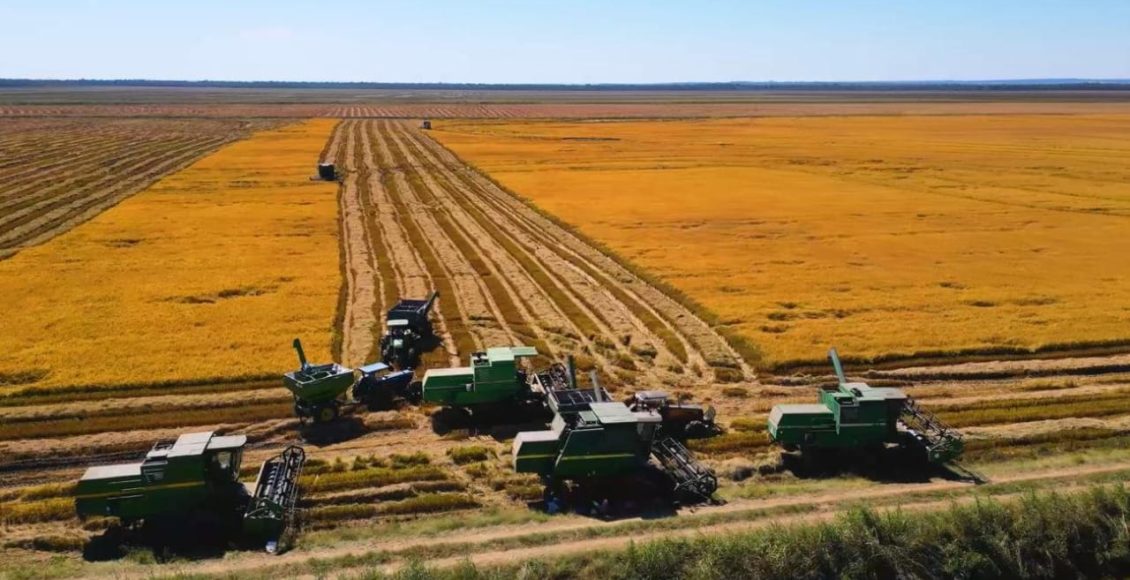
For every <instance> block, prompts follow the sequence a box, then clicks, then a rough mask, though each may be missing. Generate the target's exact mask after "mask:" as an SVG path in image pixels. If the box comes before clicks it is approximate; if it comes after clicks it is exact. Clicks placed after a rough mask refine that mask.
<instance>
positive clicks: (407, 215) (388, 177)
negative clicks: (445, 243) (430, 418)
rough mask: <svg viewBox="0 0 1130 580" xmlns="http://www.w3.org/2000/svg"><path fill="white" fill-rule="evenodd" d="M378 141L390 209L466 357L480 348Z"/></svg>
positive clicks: (398, 173)
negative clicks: (395, 215)
mask: <svg viewBox="0 0 1130 580" xmlns="http://www.w3.org/2000/svg"><path fill="white" fill-rule="evenodd" d="M379 140H380V141H381V143H382V144H381V147H380V148H379V151H380V155H379V156H378V160H377V163H378V165H379V167H380V169H381V175H382V177H384V178H385V179H383V180H382V181H383V184H384V188H385V191H387V192H388V194H389V197H390V198H391V200H392V204H393V207H394V208H395V209H396V212H397V217H398V218H399V220H400V224H401V226H402V227H403V228H404V233H405V234H406V235H407V241H408V243H410V244H411V246H412V248H414V249H415V251H416V252H418V253H419V256H420V258H421V261H422V263H423V265H424V268H425V270H426V271H427V275H428V278H429V280H431V282H432V284H433V285H434V287H435V289H436V290H438V291H439V293H440V300H439V302H438V303H437V307H438V308H439V311H440V313H441V314H442V315H443V320H444V326H445V328H446V330H447V333H448V334H449V335H450V336H451V340H452V342H453V343H454V345H455V350H456V356H458V357H460V358H466V357H467V356H470V354H471V353H472V352H475V351H476V350H479V349H480V346H481V345H480V344H479V343H478V341H477V340H476V338H475V337H474V336H473V335H472V334H471V332H470V329H469V325H468V320H467V317H466V315H465V314H464V312H463V309H462V307H461V304H460V296H459V294H458V293H457V292H456V291H455V286H454V285H453V284H452V281H451V279H450V278H449V277H448V274H447V272H446V269H445V268H444V267H443V265H442V262H441V261H440V259H439V258H438V257H437V256H436V254H435V252H434V251H433V249H432V246H431V244H430V243H429V242H428V240H427V237H426V236H425V235H424V233H423V231H422V230H421V229H420V226H419V224H418V223H417V221H416V219H415V217H414V216H413V214H414V212H415V211H417V209H415V208H413V207H412V206H411V205H410V203H409V202H408V196H410V195H411V192H410V191H409V185H408V182H407V178H406V177H405V175H404V172H405V168H404V167H403V165H401V164H400V163H399V162H398V161H397V158H396V156H395V155H394V154H393V153H392V152H391V151H390V150H389V148H388V146H387V144H385V143H384V139H379Z"/></svg>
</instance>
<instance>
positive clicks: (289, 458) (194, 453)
mask: <svg viewBox="0 0 1130 580" xmlns="http://www.w3.org/2000/svg"><path fill="white" fill-rule="evenodd" d="M246 444H247V437H246V436H244V435H227V436H221V435H216V434H215V433H213V432H202V433H187V434H184V435H181V436H180V437H178V438H177V440H176V441H174V442H160V443H157V444H156V445H154V446H153V449H152V450H150V451H149V453H148V454H146V456H145V459H143V460H142V461H140V462H135V463H125V464H119V465H103V466H97V467H91V468H89V469H87V470H86V472H85V473H84V474H83V475H82V478H81V479H79V481H78V484H77V486H76V488H75V511H76V512H77V514H78V516H79V518H86V517H92V516H112V517H117V518H120V519H121V521H122V522H123V523H124V524H133V523H135V522H139V521H146V522H151V521H153V520H163V521H166V522H171V523H174V524H176V525H180V526H182V527H183V526H191V525H192V524H193V522H199V521H216V522H218V523H221V524H224V525H227V526H234V527H236V528H237V529H238V532H237V534H236V537H237V538H238V539H240V540H243V541H246V542H262V543H263V545H265V546H266V549H267V551H269V552H275V551H277V549H278V547H279V545H280V541H281V540H282V538H283V537H284V535H285V534H286V533H287V532H288V530H290V529H292V525H293V519H294V514H295V502H296V501H297V498H298V476H299V475H300V474H301V473H302V466H303V464H304V463H305V461H306V454H305V453H304V452H303V450H302V448H301V447H295V446H291V447H288V448H287V449H286V450H285V451H283V452H282V453H281V454H279V455H277V456H275V457H272V458H270V459H268V460H267V461H265V462H263V464H262V465H261V466H260V468H259V476H258V478H257V479H256V481H255V484H254V485H253V486H252V487H251V488H250V489H248V488H247V487H246V486H245V485H244V484H243V483H241V482H240V481H239V467H240V463H241V460H242V458H243V450H244V446H245V445H246Z"/></svg>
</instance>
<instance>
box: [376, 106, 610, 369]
mask: <svg viewBox="0 0 1130 580" xmlns="http://www.w3.org/2000/svg"><path fill="white" fill-rule="evenodd" d="M397 127H399V129H400V130H401V133H402V134H404V135H406V137H407V140H408V142H409V143H411V144H412V146H413V148H414V151H413V155H416V156H418V157H419V156H421V153H422V152H423V150H422V149H421V148H420V146H419V143H418V142H416V141H415V140H414V139H413V138H412V135H411V133H407V132H404V131H403V126H400V125H398V126H397ZM422 158H423V159H424V161H429V164H428V165H427V169H428V170H429V172H432V173H436V169H440V170H441V171H439V172H438V176H437V177H438V178H439V179H440V180H441V181H442V182H443V184H442V186H438V184H436V185H437V187H435V188H434V189H433V194H434V195H436V198H437V199H438V200H442V201H443V207H444V211H445V213H447V214H448V215H449V216H451V219H452V220H454V221H455V222H456V223H458V224H459V227H460V228H461V230H462V232H463V234H464V235H465V237H466V238H468V239H470V240H473V243H474V244H475V245H476V247H477V248H478V252H479V253H480V256H481V255H483V254H486V255H489V259H488V260H485V261H486V262H487V263H488V264H491V266H490V268H491V270H490V272H487V273H486V274H489V275H490V276H492V277H493V278H494V279H495V280H497V281H499V282H500V283H501V284H502V285H503V291H502V292H498V293H496V294H502V293H509V294H510V295H511V296H510V297H511V300H512V302H513V303H514V304H515V305H516V308H518V309H519V311H520V314H521V316H522V318H524V320H525V322H526V323H527V324H528V325H529V327H530V328H531V329H533V332H534V333H535V334H536V336H537V338H538V339H539V340H540V341H541V342H542V344H543V345H544V346H545V348H546V350H547V351H548V352H547V353H546V354H548V355H551V356H554V357H555V358H558V357H557V355H558V354H559V353H560V352H561V351H562V350H563V351H565V352H568V353H576V352H577V345H578V343H579V344H580V345H581V347H582V349H583V351H584V352H588V353H591V355H592V356H593V357H594V358H596V360H597V362H598V363H600V364H601V365H602V366H607V365H608V364H610V363H609V361H608V360H607V359H606V358H605V357H604V355H603V354H601V353H600V352H599V350H598V349H597V348H595V346H594V345H593V343H592V341H591V340H590V338H589V337H588V336H587V335H586V333H585V332H584V331H583V330H582V329H581V328H580V327H579V326H578V325H577V323H576V322H575V321H574V320H573V318H574V317H576V318H585V319H588V320H591V319H592V318H593V315H592V314H591V312H584V311H581V310H579V309H583V308H584V306H583V305H580V306H578V305H577V303H576V302H570V303H569V305H568V306H569V307H570V310H569V314H566V311H565V310H564V309H563V308H562V307H561V306H560V305H559V304H557V303H556V302H555V300H558V299H557V298H554V296H558V295H560V294H561V293H562V292H563V291H564V290H563V288H562V287H561V286H560V285H556V284H552V283H550V287H549V288H546V287H545V286H542V285H539V282H538V278H537V276H535V274H533V273H532V272H531V271H532V270H537V272H538V273H539V274H540V275H541V277H542V278H543V279H545V278H547V274H546V272H545V271H544V268H543V267H542V266H540V265H538V264H537V263H536V257H535V256H532V255H528V254H523V253H522V252H521V250H520V249H518V248H517V247H516V246H514V245H513V244H511V245H510V247H507V246H506V245H504V242H503V241H502V240H500V239H499V238H498V237H497V236H501V235H502V234H501V233H500V232H499V231H498V229H497V228H496V227H493V226H495V224H493V223H492V222H491V221H490V220H489V219H487V218H485V217H484V216H482V215H472V214H471V211H473V208H469V207H465V206H464V205H463V204H461V203H460V202H459V201H456V199H455V197H454V196H453V195H451V191H450V190H451V185H450V173H448V172H446V171H442V169H443V168H442V167H438V166H436V165H435V164H433V163H430V158H429V157H427V156H426V155H425V156H423V157H422ZM430 181H431V183H433V184H435V180H434V179H431V180H430ZM456 195H457V194H456ZM523 257H524V258H525V263H526V266H523V262H522V260H521V258H523ZM527 267H528V268H529V269H527ZM523 299H524V300H523ZM564 299H565V300H568V298H567V297H566V298H564ZM570 314H571V315H572V316H570ZM550 338H552V339H553V340H547V339H550Z"/></svg>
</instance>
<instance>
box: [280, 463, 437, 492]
mask: <svg viewBox="0 0 1130 580" xmlns="http://www.w3.org/2000/svg"><path fill="white" fill-rule="evenodd" d="M449 477H450V476H449V474H448V472H447V470H444V469H442V468H439V467H435V466H430V465H425V466H417V467H408V468H403V469H390V468H386V467H375V468H369V469H360V470H356V471H341V472H329V473H317V474H310V475H303V476H302V478H301V479H300V480H299V485H301V486H302V489H303V493H306V494H315V493H322V492H330V491H340V490H343V489H356V488H360V487H381V486H385V485H392V484H394V483H410V482H416V481H444V480H447V479H449Z"/></svg>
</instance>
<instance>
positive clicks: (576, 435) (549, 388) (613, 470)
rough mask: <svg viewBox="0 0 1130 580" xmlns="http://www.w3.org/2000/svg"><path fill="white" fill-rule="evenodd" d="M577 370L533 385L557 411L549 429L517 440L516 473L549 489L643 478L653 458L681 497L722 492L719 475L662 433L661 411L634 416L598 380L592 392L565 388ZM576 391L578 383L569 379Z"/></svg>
mask: <svg viewBox="0 0 1130 580" xmlns="http://www.w3.org/2000/svg"><path fill="white" fill-rule="evenodd" d="M563 373H567V374H566V376H568V374H571V369H569V368H565V369H561V368H556V369H551V370H549V371H545V372H543V373H539V374H538V376H537V378H536V379H535V380H534V381H532V382H534V383H535V384H541V385H544V387H545V390H544V392H545V394H546V397H547V403H548V405H549V407H550V408H551V409H553V410H554V417H553V421H552V423H550V426H549V429H548V430H545V431H523V432H521V433H518V435H517V437H515V438H514V444H513V458H514V470H515V471H517V472H518V473H536V474H538V475H540V476H542V478H543V479H545V480H546V481H547V483H549V485H550V486H551V487H552V486H555V483H556V482H559V481H590V482H591V481H600V480H609V479H610V478H616V477H620V476H633V475H637V474H639V473H641V472H642V471H643V469H644V468H645V467H646V466H647V465H648V464H649V462H650V460H651V458H652V457H654V458H655V459H656V461H657V462H658V464H659V465H660V466H661V467H662V469H663V471H664V473H665V474H666V475H667V477H668V478H669V479H670V482H671V484H672V485H673V487H674V491H675V493H676V495H679V496H682V497H692V498H695V499H698V500H709V499H710V498H711V496H712V495H713V494H714V492H715V491H716V490H717V489H718V480H717V478H716V477H715V476H714V474H713V473H712V472H711V471H710V470H708V469H706V468H705V467H703V466H702V465H700V464H699V463H698V462H697V461H696V460H695V459H694V456H693V455H692V454H691V452H690V451H689V450H688V449H687V448H686V447H685V446H683V444H682V443H680V442H679V441H678V440H676V439H674V438H672V437H667V436H663V435H661V434H660V433H659V431H660V427H661V425H662V423H663V417H662V416H660V414H659V413H658V411H655V410H652V409H646V410H641V411H632V410H630V409H629V408H628V407H627V405H625V404H624V403H620V402H613V401H611V400H609V398H608V393H607V392H606V391H605V390H604V389H603V388H601V387H600V385H599V384H597V382H596V380H595V373H594V374H593V379H594V380H593V388H592V389H585V390H582V389H576V388H569V386H567V385H563V384H562V382H561V378H560V377H561V375H562V374H563ZM568 382H569V383H570V385H575V380H573V379H571V378H569V379H568Z"/></svg>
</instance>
